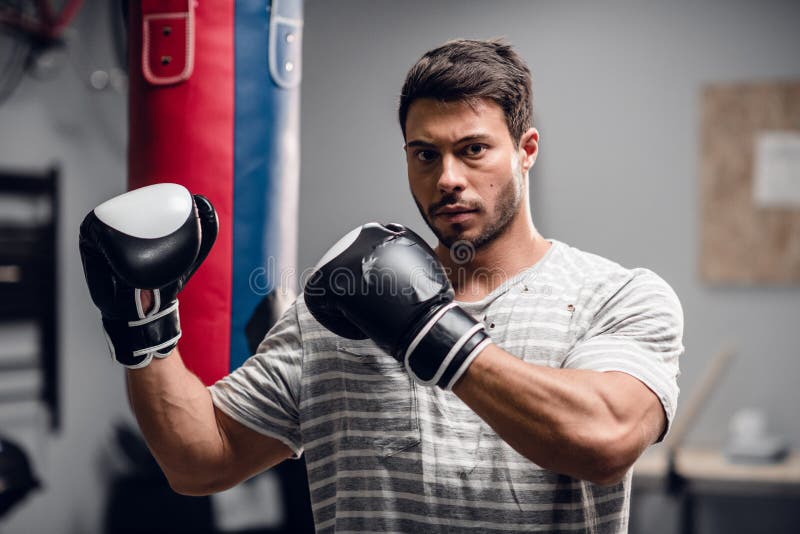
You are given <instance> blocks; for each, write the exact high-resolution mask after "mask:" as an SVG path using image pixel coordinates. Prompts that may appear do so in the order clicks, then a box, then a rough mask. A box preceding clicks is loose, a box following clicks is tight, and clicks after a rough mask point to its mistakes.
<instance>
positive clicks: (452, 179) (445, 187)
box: [436, 154, 467, 194]
mask: <svg viewBox="0 0 800 534" xmlns="http://www.w3.org/2000/svg"><path fill="white" fill-rule="evenodd" d="M441 161H442V169H441V173H440V174H439V179H438V181H437V183H436V185H437V187H438V189H439V191H440V192H441V193H443V194H447V193H453V192H461V191H464V189H465V188H466V186H467V180H466V177H465V176H464V173H463V169H462V168H461V165H459V162H458V159H457V158H455V157H453V156H451V155H449V154H448V155H445V156H443V157H442V159H441Z"/></svg>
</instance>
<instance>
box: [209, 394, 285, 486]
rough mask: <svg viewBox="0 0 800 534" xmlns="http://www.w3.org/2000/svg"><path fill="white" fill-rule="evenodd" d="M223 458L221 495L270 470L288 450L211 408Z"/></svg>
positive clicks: (273, 440)
mask: <svg viewBox="0 0 800 534" xmlns="http://www.w3.org/2000/svg"><path fill="white" fill-rule="evenodd" d="M214 415H215V416H216V419H217V426H218V427H219V430H220V437H221V438H222V442H223V450H224V456H225V461H224V465H225V472H224V473H221V474H220V475H221V480H220V481H219V486H220V487H219V489H218V490H217V491H221V490H223V489H226V488H228V487H231V486H234V485H236V484H238V483H239V482H242V481H244V480H247V479H248V478H250V477H252V476H254V475H256V474H258V473H260V472H262V471H264V470H266V469H269V468H270V467H273V466H275V465H277V464H279V463H281V462H282V461H284V460H286V459H287V458H290V457H291V456H292V454H293V453H292V450H291V449H290V448H289V447H288V446H287V445H286V444H285V443H283V442H282V441H281V440H279V439H277V438H273V437H270V436H267V435H264V434H262V433H259V432H256V431H255V430H252V429H251V428H248V427H247V426H245V425H243V424H242V423H240V422H238V421H236V420H235V419H233V418H232V417H230V416H229V415H227V414H226V413H225V412H223V411H222V410H220V409H219V408H217V407H214Z"/></svg>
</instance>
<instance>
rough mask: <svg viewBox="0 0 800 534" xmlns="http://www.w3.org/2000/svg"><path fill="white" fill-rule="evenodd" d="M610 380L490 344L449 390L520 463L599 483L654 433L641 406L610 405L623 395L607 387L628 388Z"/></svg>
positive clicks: (616, 473)
mask: <svg viewBox="0 0 800 534" xmlns="http://www.w3.org/2000/svg"><path fill="white" fill-rule="evenodd" d="M614 375H617V373H598V372H595V371H587V370H579V369H552V368H549V367H545V366H538V365H533V364H530V363H527V362H524V361H522V360H520V359H518V358H516V357H514V356H512V355H510V354H508V353H506V352H505V351H503V350H502V349H500V348H499V347H497V346H496V345H490V346H489V347H487V348H486V349H485V350H484V351H483V352H482V353H481V354H480V355H479V356H478V357H477V358H476V359H475V360H474V361H473V363H472V365H471V366H470V368H469V369H468V370H467V372H466V373H465V374H464V376H463V377H462V379H461V380H460V381H459V382H458V384H456V386H455V388H454V389H453V391H454V392H455V393H456V394H457V395H458V396H459V397H460V398H461V399H462V400H463V401H464V402H465V403H466V404H467V405H469V406H470V407H471V408H472V409H473V410H474V411H475V412H476V413H477V414H478V415H479V416H481V418H482V419H484V420H485V421H486V422H487V423H488V424H489V425H490V426H492V428H493V429H494V430H495V431H496V432H497V433H498V435H499V436H500V437H501V438H503V439H504V440H505V441H506V442H507V443H508V444H509V445H511V446H512V447H513V448H514V449H515V450H517V451H518V452H519V453H520V454H522V455H523V456H525V457H526V458H528V459H530V460H531V461H533V462H535V463H536V464H538V465H540V466H541V467H544V468H546V469H550V470H552V471H556V472H559V473H563V474H566V475H570V476H573V477H576V478H580V479H584V480H590V481H592V482H597V483H602V484H606V483H613V482H616V481H617V480H619V478H621V476H623V475H624V474H625V472H626V471H627V469H628V468H629V467H630V465H631V464H632V463H633V462H634V461H635V459H636V458H637V457H638V456H639V454H641V452H642V451H643V450H644V449H645V448H646V447H647V446H648V445H649V444H650V443H651V442H652V440H653V439H654V438H652V436H653V435H654V432H655V430H654V429H648V428H645V427H644V426H643V425H642V421H647V420H648V414H647V413H645V412H644V411H645V410H647V409H648V408H646V407H645V406H642V407H641V408H636V407H634V408H633V409H632V408H631V407H630V405H629V404H620V403H617V402H615V399H616V398H619V397H620V395H625V391H624V389H623V391H619V390H617V391H614V389H615V388H616V389H619V388H625V387H629V383H628V382H626V381H625V379H622V378H621V377H620V376H614ZM639 410H641V411H639ZM655 435H656V436H657V434H655Z"/></svg>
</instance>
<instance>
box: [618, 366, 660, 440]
mask: <svg viewBox="0 0 800 534" xmlns="http://www.w3.org/2000/svg"><path fill="white" fill-rule="evenodd" d="M603 375H604V378H605V382H606V383H607V384H606V385H607V387H606V388H605V391H606V394H605V396H606V402H607V404H608V406H609V407H610V409H611V410H612V412H613V415H614V416H615V417H616V418H617V420H618V421H619V422H621V423H624V424H626V425H630V428H631V431H632V432H635V433H636V434H637V435H638V437H639V439H640V440H641V441H640V445H641V449H642V450H644V449H645V448H646V447H648V446H650V445H652V444H653V443H655V442H656V441H658V439H659V438H660V437H661V435H662V434H663V433H664V432H665V430H666V426H667V416H666V414H665V411H664V406H663V404H662V402H661V400H659V398H658V395H656V394H655V393H654V392H653V390H651V389H650V388H649V387H647V386H646V385H645V384H644V382H642V381H641V380H639V379H638V378H636V377H634V376H632V375H630V374H628V373H626V372H623V371H607V372H604V373H603Z"/></svg>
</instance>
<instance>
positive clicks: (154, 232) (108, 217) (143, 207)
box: [94, 184, 193, 239]
mask: <svg viewBox="0 0 800 534" xmlns="http://www.w3.org/2000/svg"><path fill="white" fill-rule="evenodd" d="M192 207H193V204H192V195H191V193H189V191H188V190H187V189H186V188H185V187H183V186H182V185H178V184H153V185H148V186H145V187H140V188H139V189H134V190H133V191H129V192H127V193H124V194H122V195H120V196H118V197H114V198H112V199H110V200H107V201H105V202H103V203H102V204H100V205H99V206H97V207H96V208H95V209H94V214H95V215H97V218H98V219H100V220H101V221H102V222H104V223H105V224H107V225H108V226H110V227H112V228H114V229H115V230H118V231H120V232H122V233H125V234H128V235H130V236H133V237H140V238H144V239H153V238H157V237H164V236H165V235H169V234H171V233H172V232H174V231H175V230H177V229H178V228H180V227H181V226H182V225H183V223H185V222H186V218H187V217H188V216H189V213H191V211H192Z"/></svg>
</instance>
